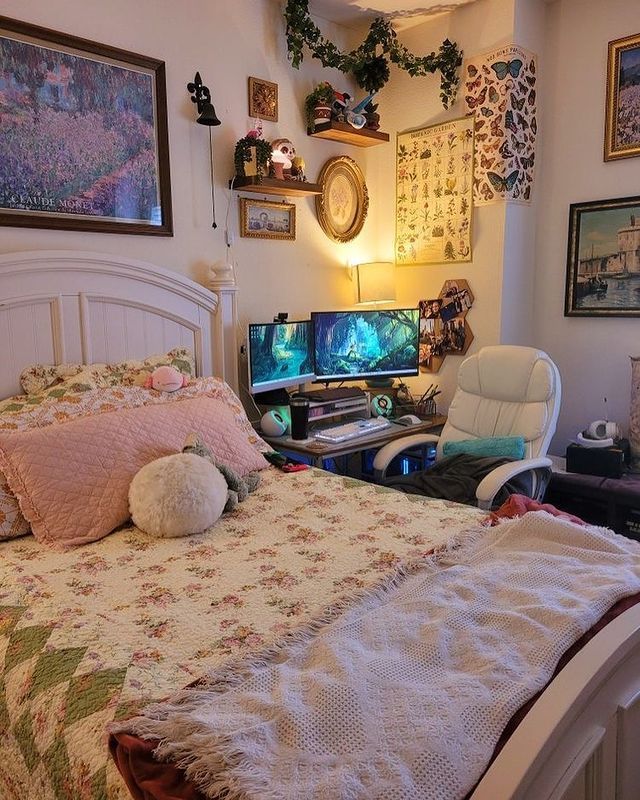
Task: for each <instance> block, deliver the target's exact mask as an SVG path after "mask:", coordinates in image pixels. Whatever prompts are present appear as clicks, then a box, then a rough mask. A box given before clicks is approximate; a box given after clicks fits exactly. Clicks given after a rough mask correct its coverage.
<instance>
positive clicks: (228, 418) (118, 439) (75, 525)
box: [0, 397, 268, 547]
mask: <svg viewBox="0 0 640 800" xmlns="http://www.w3.org/2000/svg"><path fill="white" fill-rule="evenodd" d="M191 431H195V432H197V433H200V434H201V436H202V438H203V440H204V441H205V443H206V444H207V446H208V447H209V448H210V449H211V451H212V453H213V455H214V458H215V459H216V460H218V461H220V462H222V463H224V464H227V465H228V466H229V467H231V468H232V469H234V470H235V471H236V472H238V473H239V474H240V475H246V474H247V472H251V471H252V470H260V469H264V468H265V467H266V466H268V464H267V462H266V460H265V459H264V458H263V456H262V455H261V454H260V453H259V452H258V451H257V450H256V449H255V448H254V447H252V446H251V445H250V444H249V443H248V442H247V438H246V435H245V433H244V431H242V430H241V429H240V428H239V427H238V425H237V423H236V421H235V418H234V415H233V412H232V411H231V410H230V408H229V407H228V406H227V405H226V404H225V403H224V402H222V401H220V400H214V399H213V398H210V397H199V398H197V399H194V400H183V401H180V402H177V403H168V404H166V405H159V406H145V407H143V408H130V409H120V410H116V411H112V412H110V413H105V414H98V415H97V416H93V417H82V418H80V419H76V420H72V421H71V422H67V423H65V424H64V425H52V426H49V427H47V428H36V429H34V430H30V431H21V432H18V433H9V432H3V431H0V469H1V470H2V471H3V472H4V473H5V475H6V477H7V480H8V482H9V486H10V487H11V490H12V491H13V492H14V494H15V495H16V496H17V497H18V500H19V502H20V508H21V510H22V513H23V514H24V516H25V517H26V519H27V520H28V521H29V522H30V523H31V530H32V531H33V534H34V536H35V537H36V538H37V539H39V540H40V541H43V542H47V543H48V544H51V545H57V546H62V547H66V546H71V545H78V544H85V543H86V542H93V541H95V540H96V539H101V538H102V537H103V536H106V535H107V534H108V533H110V532H111V531H112V530H113V529H114V528H116V527H118V525H122V524H123V523H125V522H126V521H127V519H128V518H129V509H128V501H127V494H128V491H129V484H130V483H131V479H132V478H133V476H134V475H135V474H136V472H137V471H138V470H139V469H140V468H141V467H143V466H144V465H145V464H148V463H149V462H150V461H153V460H154V459H156V458H160V457H161V456H166V455H169V454H170V453H176V452H179V451H180V450H181V449H182V445H183V443H184V439H185V437H186V435H187V434H188V433H190V432H191Z"/></svg>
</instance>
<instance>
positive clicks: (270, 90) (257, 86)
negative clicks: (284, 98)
mask: <svg viewBox="0 0 640 800" xmlns="http://www.w3.org/2000/svg"><path fill="white" fill-rule="evenodd" d="M249 116H250V117H258V119H264V120H267V121H268V122H277V121H278V84H277V83H272V82H271V81H265V80H263V79H262V78H249Z"/></svg>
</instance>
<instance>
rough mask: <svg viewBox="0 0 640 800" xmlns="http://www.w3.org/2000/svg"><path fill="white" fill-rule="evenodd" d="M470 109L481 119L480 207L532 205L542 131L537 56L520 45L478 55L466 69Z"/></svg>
mask: <svg viewBox="0 0 640 800" xmlns="http://www.w3.org/2000/svg"><path fill="white" fill-rule="evenodd" d="M462 76H463V85H462V91H463V92H464V101H465V106H466V108H467V109H468V110H469V112H470V113H472V114H475V117H476V136H475V146H476V165H475V173H474V174H475V178H474V202H475V204H476V205H487V204H488V203H495V202H497V201H500V200H515V201H517V202H521V203H528V202H530V200H531V191H532V188H533V177H534V164H535V148H536V134H537V132H538V118H537V110H538V106H537V98H536V79H537V77H536V76H537V67H536V57H535V55H534V54H533V53H530V52H528V51H527V50H525V49H524V48H522V47H518V46H517V45H509V46H507V47H501V48H499V49H498V50H494V51H492V52H491V53H485V54H484V55H480V56H475V57H473V58H471V59H470V60H469V61H466V62H465V63H464V64H463V68H462Z"/></svg>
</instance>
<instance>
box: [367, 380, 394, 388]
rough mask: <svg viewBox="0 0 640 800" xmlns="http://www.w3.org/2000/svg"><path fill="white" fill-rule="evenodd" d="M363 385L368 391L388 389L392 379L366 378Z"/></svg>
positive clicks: (391, 384)
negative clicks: (365, 385)
mask: <svg viewBox="0 0 640 800" xmlns="http://www.w3.org/2000/svg"><path fill="white" fill-rule="evenodd" d="M365 383H366V384H367V386H368V387H369V388H370V389H390V388H391V387H392V386H393V378H368V379H367V380H366V381H365Z"/></svg>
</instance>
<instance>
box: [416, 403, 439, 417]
mask: <svg viewBox="0 0 640 800" xmlns="http://www.w3.org/2000/svg"><path fill="white" fill-rule="evenodd" d="M436 413H437V411H436V401H435V400H425V401H424V402H423V403H417V404H416V414H417V415H418V416H419V417H433V416H435V414H436Z"/></svg>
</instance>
